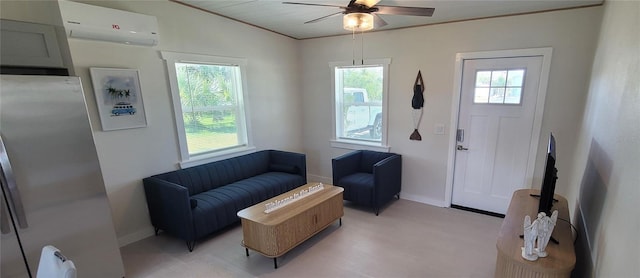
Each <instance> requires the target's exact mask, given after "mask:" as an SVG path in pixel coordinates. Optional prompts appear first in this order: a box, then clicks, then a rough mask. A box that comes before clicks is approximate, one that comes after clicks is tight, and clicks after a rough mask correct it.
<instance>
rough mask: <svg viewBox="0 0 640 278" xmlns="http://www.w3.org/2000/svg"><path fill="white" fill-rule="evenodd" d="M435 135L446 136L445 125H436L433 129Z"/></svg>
mask: <svg viewBox="0 0 640 278" xmlns="http://www.w3.org/2000/svg"><path fill="white" fill-rule="evenodd" d="M433 133H434V134H437V135H444V124H436V126H435V127H434V128H433Z"/></svg>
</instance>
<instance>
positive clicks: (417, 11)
mask: <svg viewBox="0 0 640 278" xmlns="http://www.w3.org/2000/svg"><path fill="white" fill-rule="evenodd" d="M376 8H378V11H377V13H379V14H395V15H415V16H432V15H433V12H434V11H435V9H434V8H419V7H397V6H382V5H377V6H376Z"/></svg>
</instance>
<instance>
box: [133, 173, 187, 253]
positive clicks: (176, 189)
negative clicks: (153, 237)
mask: <svg viewBox="0 0 640 278" xmlns="http://www.w3.org/2000/svg"><path fill="white" fill-rule="evenodd" d="M142 181H143V183H144V192H145V196H146V198H147V207H148V208H149V216H150V217H151V224H152V225H153V226H154V227H155V228H156V229H161V230H164V231H166V232H168V233H170V234H173V235H176V236H178V237H180V238H182V239H184V240H187V241H191V240H195V238H194V237H195V232H194V230H193V229H194V228H193V215H192V214H191V201H190V200H189V191H188V190H187V188H186V187H184V186H181V185H179V184H175V183H172V182H168V181H166V180H163V179H160V178H157V177H149V178H145V179H143V180H142Z"/></svg>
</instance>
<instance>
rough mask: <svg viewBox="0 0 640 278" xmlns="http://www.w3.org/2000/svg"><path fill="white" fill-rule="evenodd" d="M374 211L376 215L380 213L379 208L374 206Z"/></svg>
mask: <svg viewBox="0 0 640 278" xmlns="http://www.w3.org/2000/svg"><path fill="white" fill-rule="evenodd" d="M375 213H376V216H378V214H379V213H380V208H375Z"/></svg>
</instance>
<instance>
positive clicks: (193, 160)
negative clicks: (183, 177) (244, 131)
mask: <svg viewBox="0 0 640 278" xmlns="http://www.w3.org/2000/svg"><path fill="white" fill-rule="evenodd" d="M255 150H256V147H253V146H243V147H238V148H233V149H229V150H224V151H220V152H214V153H207V154H201V155H196V156H193V157H190V158H189V159H188V160H185V161H181V162H180V163H179V164H180V168H181V169H184V168H189V167H193V166H198V165H202V164H206V163H209V162H214V161H220V160H224V159H227V158H232V157H235V156H239V155H243V154H249V153H252V152H255Z"/></svg>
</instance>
